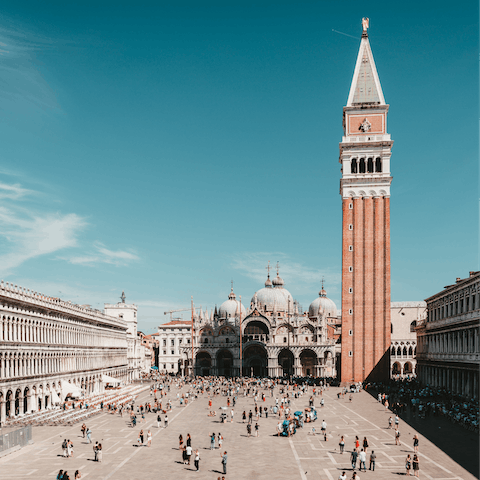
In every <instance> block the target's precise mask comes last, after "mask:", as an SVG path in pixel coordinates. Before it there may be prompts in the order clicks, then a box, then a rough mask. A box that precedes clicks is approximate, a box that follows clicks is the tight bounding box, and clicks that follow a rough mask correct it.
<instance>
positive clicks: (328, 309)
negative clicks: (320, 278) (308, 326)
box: [308, 285, 337, 317]
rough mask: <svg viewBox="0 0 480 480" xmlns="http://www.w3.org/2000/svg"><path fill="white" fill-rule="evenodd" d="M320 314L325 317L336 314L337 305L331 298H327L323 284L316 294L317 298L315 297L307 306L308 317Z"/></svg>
mask: <svg viewBox="0 0 480 480" xmlns="http://www.w3.org/2000/svg"><path fill="white" fill-rule="evenodd" d="M320 314H323V315H325V316H327V317H336V316H337V306H336V305H335V302H334V301H333V300H330V299H329V298H327V292H326V291H325V290H324V289H323V285H322V289H321V290H320V292H319V294H318V298H316V299H315V300H314V301H313V302H312V303H311V304H310V307H309V308H308V316H309V317H318V316H319V315H320Z"/></svg>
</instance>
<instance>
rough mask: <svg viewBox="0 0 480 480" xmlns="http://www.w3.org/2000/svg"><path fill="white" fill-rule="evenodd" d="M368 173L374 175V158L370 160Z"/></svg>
mask: <svg viewBox="0 0 480 480" xmlns="http://www.w3.org/2000/svg"><path fill="white" fill-rule="evenodd" d="M367 172H368V173H373V158H369V159H368V161H367Z"/></svg>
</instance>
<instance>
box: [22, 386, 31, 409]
mask: <svg viewBox="0 0 480 480" xmlns="http://www.w3.org/2000/svg"><path fill="white" fill-rule="evenodd" d="M29 400H30V390H29V388H28V387H26V388H25V390H24V391H23V413H27V412H28V405H29V403H30V402H29Z"/></svg>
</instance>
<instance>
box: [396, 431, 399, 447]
mask: <svg viewBox="0 0 480 480" xmlns="http://www.w3.org/2000/svg"><path fill="white" fill-rule="evenodd" d="M395 445H400V430H395Z"/></svg>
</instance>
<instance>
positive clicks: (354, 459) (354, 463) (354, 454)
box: [350, 448, 358, 470]
mask: <svg viewBox="0 0 480 480" xmlns="http://www.w3.org/2000/svg"><path fill="white" fill-rule="evenodd" d="M357 457H358V452H357V449H356V448H354V449H353V450H352V453H351V455H350V460H351V462H352V469H353V470H355V469H356V468H357Z"/></svg>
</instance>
